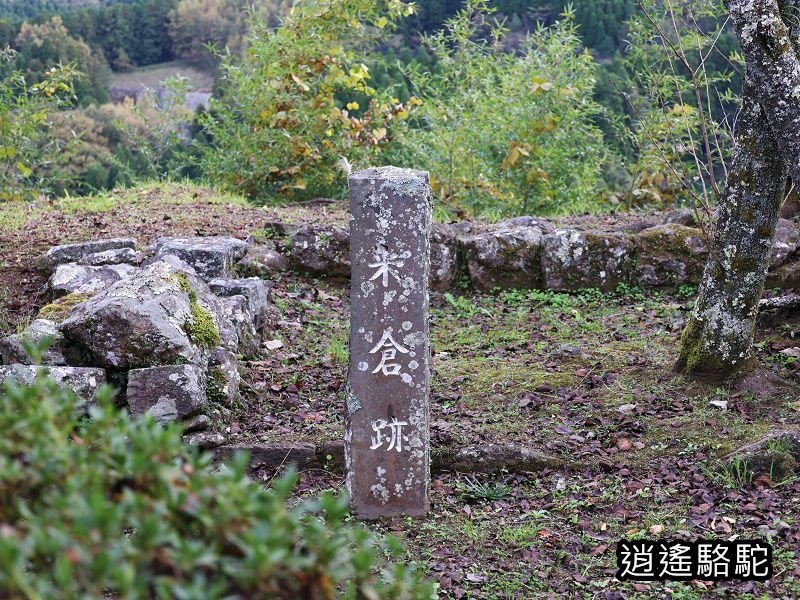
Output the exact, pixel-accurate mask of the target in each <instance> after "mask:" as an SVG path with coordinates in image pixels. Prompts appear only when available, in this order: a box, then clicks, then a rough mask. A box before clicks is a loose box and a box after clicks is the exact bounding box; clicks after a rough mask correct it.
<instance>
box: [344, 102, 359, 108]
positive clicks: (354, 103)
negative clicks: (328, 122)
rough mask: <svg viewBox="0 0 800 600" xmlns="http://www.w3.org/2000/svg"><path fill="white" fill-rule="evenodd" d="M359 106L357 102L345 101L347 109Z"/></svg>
mask: <svg viewBox="0 0 800 600" xmlns="http://www.w3.org/2000/svg"><path fill="white" fill-rule="evenodd" d="M359 108H360V107H359V105H358V102H348V103H347V110H358V109H359Z"/></svg>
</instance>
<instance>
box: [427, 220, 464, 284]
mask: <svg viewBox="0 0 800 600" xmlns="http://www.w3.org/2000/svg"><path fill="white" fill-rule="evenodd" d="M459 254H460V253H459V245H458V239H457V238H456V235H455V232H454V231H453V229H452V228H451V227H449V226H448V225H442V224H440V223H434V224H433V227H432V229H431V272H430V277H429V286H430V288H431V289H433V290H439V291H444V290H448V289H450V288H452V287H453V286H454V285H455V284H456V282H457V280H458V276H459V264H460V261H459Z"/></svg>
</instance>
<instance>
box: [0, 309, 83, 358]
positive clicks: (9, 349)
mask: <svg viewBox="0 0 800 600" xmlns="http://www.w3.org/2000/svg"><path fill="white" fill-rule="evenodd" d="M45 337H47V338H49V339H50V346H49V347H48V348H47V350H46V351H45V352H44V354H43V355H42V364H45V365H52V366H65V365H68V364H74V362H75V358H76V357H74V356H72V357H71V358H72V360H68V359H67V356H68V355H71V354H75V353H74V352H73V353H70V352H69V349H68V348H67V346H66V345H65V344H64V336H63V335H62V334H61V332H60V331H59V330H58V326H57V325H56V324H55V323H54V322H53V321H50V320H48V319H36V320H35V321H33V322H32V323H31V324H30V325H29V326H28V327H27V328H26V329H25V331H23V332H22V333H15V334H14V335H10V336H8V337H5V338H2V339H0V364H6V365H11V364H23V365H30V364H31V357H30V356H29V355H28V353H27V352H26V351H25V348H24V346H23V344H24V343H25V342H29V343H31V344H33V345H34V346H38V345H39V344H40V343H41V342H42V340H43V339H44V338H45Z"/></svg>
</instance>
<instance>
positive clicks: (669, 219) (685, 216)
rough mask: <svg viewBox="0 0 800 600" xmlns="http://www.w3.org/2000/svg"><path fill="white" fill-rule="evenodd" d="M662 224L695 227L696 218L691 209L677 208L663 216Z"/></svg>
mask: <svg viewBox="0 0 800 600" xmlns="http://www.w3.org/2000/svg"><path fill="white" fill-rule="evenodd" d="M663 224H664V225H684V226H686V227H697V217H696V216H695V212H694V211H693V210H692V209H691V208H677V209H675V210H671V211H669V212H668V213H667V214H666V215H664V220H663Z"/></svg>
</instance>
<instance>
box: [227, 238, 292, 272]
mask: <svg viewBox="0 0 800 600" xmlns="http://www.w3.org/2000/svg"><path fill="white" fill-rule="evenodd" d="M235 270H236V271H237V272H238V273H241V274H242V275H245V276H248V277H262V278H267V277H271V276H272V275H274V274H275V273H281V272H283V271H288V270H289V259H288V258H286V257H285V256H284V255H283V254H281V253H280V252H278V251H277V250H276V249H275V248H274V247H270V246H267V245H264V244H251V245H250V247H249V248H248V250H247V254H246V255H245V257H244V258H243V259H242V260H240V261H239V262H238V263H236V266H235Z"/></svg>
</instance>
